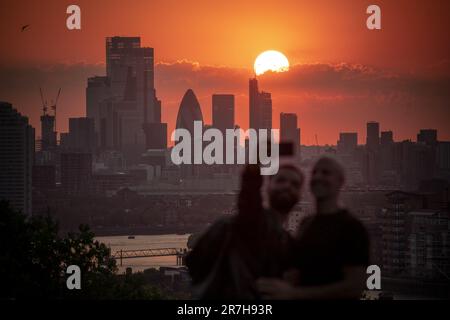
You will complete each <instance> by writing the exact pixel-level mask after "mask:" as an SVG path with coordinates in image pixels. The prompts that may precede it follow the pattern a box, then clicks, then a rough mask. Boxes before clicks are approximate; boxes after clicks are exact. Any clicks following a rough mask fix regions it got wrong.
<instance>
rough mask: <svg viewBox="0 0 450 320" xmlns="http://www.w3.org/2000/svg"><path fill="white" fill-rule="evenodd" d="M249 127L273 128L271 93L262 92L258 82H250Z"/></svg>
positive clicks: (251, 80) (252, 80) (255, 80)
mask: <svg viewBox="0 0 450 320" xmlns="http://www.w3.org/2000/svg"><path fill="white" fill-rule="evenodd" d="M249 112H250V114H249V120H250V121H249V125H250V126H249V127H250V128H252V129H256V130H259V129H271V128H272V97H271V94H270V93H269V92H264V91H262V92H260V91H259V89H258V80H257V79H256V78H253V79H250V80H249Z"/></svg>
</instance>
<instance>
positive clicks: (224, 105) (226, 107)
mask: <svg viewBox="0 0 450 320" xmlns="http://www.w3.org/2000/svg"><path fill="white" fill-rule="evenodd" d="M212 126H213V127H214V128H217V129H219V130H220V131H221V132H222V133H225V130H226V129H233V128H234V95H232V94H213V95H212Z"/></svg>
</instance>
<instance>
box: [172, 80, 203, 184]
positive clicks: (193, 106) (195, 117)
mask: <svg viewBox="0 0 450 320" xmlns="http://www.w3.org/2000/svg"><path fill="white" fill-rule="evenodd" d="M194 121H202V122H203V115H202V110H201V108H200V104H199V102H198V100H197V97H196V96H195V93H194V91H192V89H188V90H187V91H186V93H185V94H184V96H183V99H182V100H181V104H180V108H179V109H178V115H177V123H176V129H186V130H188V131H189V132H190V134H191V137H192V140H191V164H193V163H194V153H195V152H196V150H195V149H194V145H195V142H194V140H193V139H194ZM201 152H203V150H201ZM181 171H182V172H181V174H182V176H184V177H186V176H193V175H198V174H199V170H198V168H194V165H183V166H182V167H181Z"/></svg>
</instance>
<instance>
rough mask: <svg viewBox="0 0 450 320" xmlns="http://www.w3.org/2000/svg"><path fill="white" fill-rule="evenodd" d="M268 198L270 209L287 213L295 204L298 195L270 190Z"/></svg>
mask: <svg viewBox="0 0 450 320" xmlns="http://www.w3.org/2000/svg"><path fill="white" fill-rule="evenodd" d="M269 200H270V206H271V208H272V209H275V210H277V211H279V212H280V213H283V214H285V215H287V214H288V213H289V212H290V211H291V210H292V208H293V207H294V206H295V205H296V204H297V202H298V197H297V196H295V195H292V194H289V193H286V192H283V191H272V192H271V193H270V195H269Z"/></svg>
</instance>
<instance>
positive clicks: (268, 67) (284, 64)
mask: <svg viewBox="0 0 450 320" xmlns="http://www.w3.org/2000/svg"><path fill="white" fill-rule="evenodd" d="M254 70H255V74H256V75H257V76H258V75H261V74H263V73H265V72H267V71H272V72H285V71H288V70H289V61H288V59H287V58H286V56H285V55H284V54H282V53H281V52H279V51H275V50H267V51H264V52H262V53H260V54H259V56H258V57H257V58H256V60H255V64H254Z"/></svg>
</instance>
